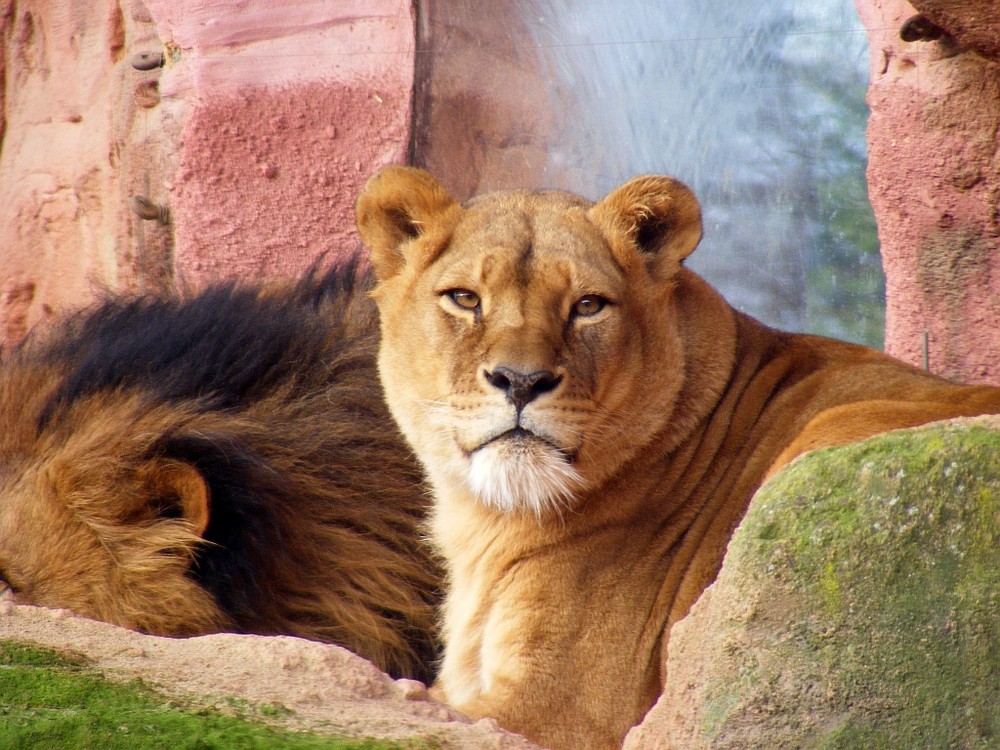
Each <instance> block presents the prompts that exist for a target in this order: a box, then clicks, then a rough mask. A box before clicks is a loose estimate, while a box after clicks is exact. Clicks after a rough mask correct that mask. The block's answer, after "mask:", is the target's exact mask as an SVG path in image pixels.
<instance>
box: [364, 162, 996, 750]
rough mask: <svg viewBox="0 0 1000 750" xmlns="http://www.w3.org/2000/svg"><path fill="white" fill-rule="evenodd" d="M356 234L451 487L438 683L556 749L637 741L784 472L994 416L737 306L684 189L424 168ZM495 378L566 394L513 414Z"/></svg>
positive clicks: (388, 351)
mask: <svg viewBox="0 0 1000 750" xmlns="http://www.w3.org/2000/svg"><path fill="white" fill-rule="evenodd" d="M357 218H358V227H359V229H360V231H361V234H362V237H363V239H364V241H365V243H366V245H367V246H368V247H369V249H370V250H371V259H372V264H373V266H374V268H375V271H376V275H377V277H378V285H377V286H376V288H375V290H374V292H373V294H374V297H375V299H376V302H377V304H378V307H379V313H380V318H381V328H382V343H381V349H380V352H379V374H380V376H381V379H382V383H383V385H384V387H385V392H386V398H387V402H388V405H389V407H390V409H391V411H392V414H393V416H394V417H395V419H396V420H397V421H398V423H399V425H400V427H401V428H402V430H403V433H404V435H405V436H406V438H407V440H409V442H410V444H411V445H412V446H413V448H414V450H415V452H416V453H417V455H418V457H419V458H420V460H421V462H422V464H423V466H424V468H425V470H426V472H427V476H428V478H429V480H430V483H431V484H432V486H433V489H434V508H433V511H432V522H431V534H432V540H433V542H434V544H435V545H436V547H437V548H438V550H439V551H440V552H441V555H442V557H443V559H444V561H445V565H446V566H447V576H448V579H447V580H448V589H447V594H446V599H445V602H444V606H443V621H442V635H443V638H444V642H445V654H444V659H443V661H442V665H441V672H440V676H439V681H438V686H439V689H440V690H441V693H442V694H443V695H444V696H445V698H446V699H447V700H448V701H450V702H452V703H453V704H454V705H456V706H457V707H458V708H459V709H461V710H462V711H463V712H464V713H466V714H468V715H470V716H472V717H480V716H492V717H494V718H496V719H497V720H498V721H499V722H500V724H501V725H503V726H505V727H508V728H510V729H514V730H516V731H519V732H521V733H523V734H526V735H528V736H529V737H530V738H532V739H533V740H535V741H536V742H538V743H539V744H541V745H543V746H545V747H548V748H551V749H552V750H611V749H612V748H615V749H617V748H619V747H620V746H621V743H622V740H623V738H624V736H625V734H626V732H627V731H628V730H629V728H630V727H631V726H633V725H634V724H636V723H637V722H638V721H640V720H641V719H642V717H643V716H644V715H645V713H646V712H647V711H648V709H649V708H650V706H651V705H652V704H653V702H654V701H655V700H656V698H657V696H658V695H659V693H660V690H661V686H662V684H663V680H664V679H669V677H670V676H669V675H664V670H663V667H664V662H665V656H666V651H667V648H668V646H669V633H670V629H671V626H672V625H673V624H674V623H675V622H676V621H677V620H678V619H680V618H681V617H683V616H684V615H685V614H686V613H687V612H688V610H689V609H690V607H691V606H692V604H693V603H694V602H695V600H696V599H697V598H698V596H699V595H700V594H701V593H702V591H704V590H705V588H706V587H707V586H708V585H709V584H710V583H711V582H712V580H713V578H714V577H715V575H716V573H717V571H718V569H719V566H720V565H721V562H722V558H723V555H724V553H725V550H726V546H727V544H728V541H729V538H730V535H731V534H732V532H733V529H734V528H735V527H736V525H737V524H738V523H739V522H740V519H741V518H742V516H743V514H744V512H745V510H746V507H747V504H748V503H749V502H750V498H751V496H752V495H753V493H754V491H755V490H756V489H757V487H759V486H760V484H761V482H762V481H764V479H765V477H766V476H767V475H768V473H769V472H773V471H776V470H778V469H779V468H780V467H781V466H783V465H784V464H785V463H787V462H788V461H790V460H792V459H793V458H794V457H795V456H797V455H798V454H800V453H802V452H803V451H805V450H809V449H812V448H819V447H823V446H828V445H837V444H841V443H845V442H849V441H852V440H859V439H862V438H864V437H867V436H869V435H872V434H875V433H877V432H881V431H884V430H887V429H891V428H893V427H904V426H912V425H917V424H921V423H924V422H928V421H931V420H933V419H940V418H944V417H948V416H958V415H971V414H979V413H986V412H996V411H1000V389H995V388H987V387H973V386H958V385H953V384H950V383H947V382H945V381H943V380H941V379H939V378H935V377H934V376H932V375H930V374H928V373H926V372H922V371H920V370H917V369H915V368H912V367H909V366H907V365H904V364H902V363H901V362H898V361H896V360H893V359H891V358H889V357H887V356H885V355H884V354H882V353H880V352H876V351H873V350H871V349H866V348H864V347H859V346H854V345H851V344H846V343H842V342H837V341H832V340H830V339H822V338H818V337H814V336H806V335H799V334H789V333H783V332H780V331H775V330H773V329H771V328H768V327H767V326H764V325H762V324H761V323H759V322H757V321H756V320H753V319H752V318H750V317H748V316H746V315H743V314H741V313H739V312H738V311H736V310H734V309H733V308H732V307H730V306H729V305H728V304H727V303H726V302H725V300H723V299H722V298H721V297H720V296H719V295H718V294H717V293H716V292H715V291H714V290H713V289H712V288H711V287H710V286H709V285H708V284H707V283H705V281H703V280H702V279H701V278H699V277H698V276H697V275H696V274H694V273H693V272H691V271H690V270H688V269H687V268H686V267H685V266H684V260H685V258H686V257H687V256H688V255H689V254H690V253H691V252H692V251H693V250H694V248H695V246H696V245H697V244H698V242H699V239H700V237H701V219H700V208H699V206H698V201H697V200H696V199H695V197H694V195H693V194H692V193H691V191H690V190H689V189H688V188H687V187H685V186H684V185H682V184H681V183H679V182H678V181H677V180H674V179H672V178H670V177H665V176H657V175H647V176H641V177H636V178H634V179H632V180H629V181H628V182H626V183H625V184H624V185H622V186H621V187H619V188H617V189H615V190H613V191H612V192H611V193H610V194H609V195H607V196H606V197H605V198H603V199H601V200H600V201H598V202H597V203H591V202H589V201H587V200H584V199H583V198H579V197H577V196H573V195H569V194H567V193H562V192H555V191H530V190H512V191H499V192H495V193H488V194H486V195H482V196H478V197H476V198H473V199H472V200H470V201H467V202H466V203H464V204H459V203H458V202H456V201H455V200H453V199H452V198H451V197H450V196H449V195H448V193H447V192H446V191H445V190H444V188H443V187H442V186H441V185H440V184H439V183H438V182H437V181H436V180H435V179H434V178H433V177H432V176H431V175H429V174H428V173H427V172H424V171H421V170H416V169H412V168H404V167H390V168H387V169H385V170H383V171H382V172H380V173H379V174H377V175H375V176H374V177H373V178H371V180H369V182H368V184H367V186H366V188H365V190H364V191H363V193H362V195H361V196H360V198H359V200H358V207H357ZM453 290H461V291H462V292H463V295H462V296H461V298H460V299H461V301H462V303H463V304H461V305H458V304H456V303H455V301H454V299H453V296H452V295H451V294H450V293H449V292H450V291H453ZM464 292H470V293H471V294H464ZM584 298H587V299H588V304H587V305H584V306H582V307H581V306H580V305H579V302H580V301H581V300H582V299H584ZM598 298H599V299H600V300H604V301H605V304H596V305H594V304H590V303H591V302H593V300H595V299H598ZM472 302H476V304H471V303H472ZM581 311H582V312H583V313H585V314H583V315H581V314H579V313H580V312H581ZM498 372H507V373H520V374H521V375H522V376H526V375H527V374H531V373H545V374H546V380H545V383H547V385H546V386H545V387H544V388H542V389H540V390H535V391H531V392H530V395H531V398H525V397H524V395H525V394H526V393H528V392H527V391H524V390H521V391H519V393H520V394H521V395H520V396H518V397H517V398H515V396H514V392H513V391H508V390H507V388H506V387H505V386H504V383H507V384H511V383H512V382H513V381H511V380H510V379H509V378H508V379H507V380H506V381H505V380H504V379H502V378H498V377H497V373H498ZM519 382H521V381H519ZM525 382H526V381H525ZM523 387H524V386H522V388H523ZM515 401H516V403H515Z"/></svg>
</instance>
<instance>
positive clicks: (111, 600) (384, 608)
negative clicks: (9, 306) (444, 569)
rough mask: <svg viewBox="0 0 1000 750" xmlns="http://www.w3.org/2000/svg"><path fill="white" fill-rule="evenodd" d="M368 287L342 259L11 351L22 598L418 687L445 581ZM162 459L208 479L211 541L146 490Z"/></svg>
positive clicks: (9, 466)
mask: <svg viewBox="0 0 1000 750" xmlns="http://www.w3.org/2000/svg"><path fill="white" fill-rule="evenodd" d="M368 290H369V281H368V278H367V276H366V275H364V274H363V273H361V272H360V271H359V269H358V267H357V265H356V264H354V263H350V264H347V265H343V266H341V267H337V268H334V269H332V270H330V271H328V272H325V273H321V272H318V271H314V272H311V273H309V274H307V275H306V276H305V277H304V278H303V279H302V280H301V281H299V282H298V283H296V284H294V285H285V286H281V285H274V286H267V287H253V286H245V285H240V284H236V283H225V284H219V285H216V286H213V287H211V288H209V289H207V290H205V291H203V292H201V293H198V294H196V295H194V296H192V297H191V298H189V299H177V298H150V297H140V298H134V299H122V298H114V299H108V300H106V301H104V302H102V303H101V304H99V305H98V306H96V307H95V308H93V309H90V310H86V311H83V312H81V313H79V314H77V315H75V316H73V317H71V318H69V319H68V320H66V321H65V322H64V323H62V324H61V325H60V326H59V327H58V328H57V329H55V330H53V331H51V332H49V333H48V335H44V336H35V337H33V338H32V339H30V340H29V341H28V342H26V343H25V344H23V345H22V346H20V347H18V348H17V349H15V350H14V351H13V352H11V353H10V354H9V355H8V356H6V357H5V358H4V360H3V362H2V363H0V419H2V420H3V422H4V424H5V434H4V435H3V436H2V437H0V578H6V579H9V580H10V581H11V585H12V586H13V587H14V588H15V589H16V590H17V592H18V593H17V594H16V598H17V599H18V600H23V601H26V602H33V603H39V604H45V605H49V606H64V607H68V608H71V609H75V610H77V611H79V612H81V613H82V614H85V615H89V616H93V617H98V618H100V619H105V620H109V621H112V622H117V623H118V624H122V625H125V626H128V627H135V628H138V629H142V630H146V631H148V632H153V633H159V634H164V635H190V634H195V633H202V632H212V631H216V630H232V631H237V632H246V633H259V634H288V635H295V636H302V637H305V638H311V639H316V640H321V641H328V642H333V643H338V644H341V645H344V646H347V647H348V648H350V649H352V650H354V651H356V652H357V653H360V654H361V655H363V656H365V657H367V658H370V659H372V660H373V661H375V662H376V663H377V664H378V665H379V666H381V667H382V668H384V669H387V670H388V671H390V672H391V673H392V674H394V675H396V676H400V675H406V676H411V677H417V678H421V679H424V680H428V679H429V678H430V677H431V676H432V673H431V668H432V665H433V662H434V659H435V655H436V646H435V637H434V619H435V615H434V605H435V604H436V602H437V598H438V586H439V573H438V569H437V566H436V564H435V562H434V561H433V560H432V558H431V557H430V556H429V555H428V553H427V552H426V550H425V549H424V547H423V545H422V540H421V538H420V537H421V531H420V529H421V524H422V521H423V513H424V510H425V507H426V505H427V499H426V497H425V492H424V488H423V485H422V483H421V475H420V472H419V469H418V467H417V465H416V463H415V461H414V459H413V458H412V457H411V455H410V452H409V450H408V449H407V448H406V447H405V446H404V445H403V443H402V441H401V438H400V437H399V435H398V434H397V430H396V427H395V425H394V424H393V423H392V421H391V419H390V417H389V415H388V412H387V411H386V408H385V406H384V405H383V402H382V394H381V389H380V387H379V385H378V380H377V373H376V369H375V353H376V347H377V333H376V331H377V326H376V321H375V314H374V306H373V305H372V303H371V302H370V301H369V299H368ZM151 464H156V465H160V466H162V465H165V464H169V465H171V466H176V465H181V466H185V467H193V468H194V469H195V470H196V471H197V475H198V476H200V478H201V480H202V481H203V483H204V485H205V487H206V488H207V491H208V492H207V494H208V505H209V514H208V523H207V526H206V527H205V528H204V531H203V533H202V534H201V536H200V537H199V536H196V535H195V534H193V533H192V526H191V524H190V523H188V522H187V521H186V520H185V518H184V511H183V505H182V503H180V502H179V498H178V497H176V496H175V494H176V493H174V494H172V493H171V492H165V491H161V492H150V491H149V490H148V487H147V486H146V485H144V484H143V479H142V474H141V472H142V467H143V466H147V465H151ZM146 484H147V485H148V482H147V483H146ZM40 515H41V516H42V517H43V518H44V519H45V520H43V521H39V520H38V518H37V517H38V516H40ZM29 517H31V518H33V519H34V521H33V522H32V524H31V527H30V530H29V531H25V529H27V528H29V523H28V520H27V519H28V518H29ZM38 526H43V527H38ZM44 526H48V528H46V527H44ZM57 527H58V528H57ZM59 529H62V530H61V531H60V530H59ZM16 530H20V531H19V532H18V533H15V531H16ZM54 534H59V536H60V538H61V544H59V545H53V550H52V552H51V554H45V553H44V551H43V550H44V547H45V545H46V544H47V543H48V541H47V540H48V539H49V538H50V537H52V536H53V535H54ZM14 537H17V538H14ZM57 556H58V558H60V559H57ZM68 568H73V569H72V570H70V569H68ZM15 579H17V580H15ZM71 581H76V582H79V581H84V582H87V584H88V586H89V588H87V587H83V586H82V585H80V584H78V583H71ZM15 584H16V585H15ZM84 588H86V589H87V590H86V591H85V590H84ZM202 599H204V600H205V601H201V600H202Z"/></svg>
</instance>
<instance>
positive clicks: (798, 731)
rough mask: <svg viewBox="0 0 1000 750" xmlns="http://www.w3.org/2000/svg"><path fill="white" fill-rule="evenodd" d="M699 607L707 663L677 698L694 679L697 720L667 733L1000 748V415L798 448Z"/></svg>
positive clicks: (870, 746)
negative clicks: (804, 451) (803, 451)
mask: <svg viewBox="0 0 1000 750" xmlns="http://www.w3.org/2000/svg"><path fill="white" fill-rule="evenodd" d="M994 424H995V423H994ZM689 620H691V622H687V623H682V627H679V628H678V629H677V631H676V632H677V638H676V643H677V652H679V653H680V654H682V655H681V656H680V658H681V659H684V658H688V659H690V658H696V659H699V660H701V662H702V663H701V664H699V665H697V668H696V669H694V672H691V674H695V673H696V674H697V675H698V677H697V679H690V680H689V684H688V686H687V687H686V688H685V689H686V691H687V692H686V694H685V695H679V696H675V698H676V699H677V700H681V699H683V700H684V701H687V702H689V703H690V702H691V699H692V691H694V692H696V693H697V696H696V701H695V704H697V705H696V710H692V711H691V712H690V720H691V721H692V722H694V723H696V726H689V727H687V728H686V729H685V730H684V731H681V732H675V735H674V736H685V737H686V740H685V742H684V743H683V744H678V743H677V742H676V741H675V742H674V743H673V744H670V743H668V745H667V746H668V747H676V748H678V750H679V749H680V748H682V747H683V748H684V750H689V748H695V747H706V748H720V749H721V748H734V749H735V748H739V750H752V749H753V748H760V749H761V750H764V749H765V748H766V749H768V750H772V749H773V748H783V749H784V748H809V749H810V750H812V749H816V750H819V749H822V750H834V749H837V750H841V749H844V750H846V749H848V748H850V749H852V750H853V749H854V748H858V749H859V750H860V749H862V748H864V749H865V750H876V749H879V748H885V749H887V750H889V749H891V750H903V749H909V748H921V749H922V750H934V749H937V748H941V749H942V750H944V749H945V748H962V749H972V748H982V749H983V750H986V749H987V748H1000V432H998V431H997V430H995V429H989V428H987V427H984V426H978V425H977V424H976V423H942V424H938V425H932V426H930V427H926V428H922V429H919V430H910V431H901V432H896V433H890V434H887V435H883V436H880V437H878V438H874V439H872V440H868V441H865V442H863V443H858V444H854V445H850V446H846V447H842V448H836V449H828V450H823V451H818V452H816V453H814V454H811V455H808V456H806V457H804V458H802V459H800V460H799V461H797V462H795V463H794V464H793V465H792V466H790V467H788V468H787V469H786V470H785V471H783V472H781V473H780V474H779V475H777V476H776V477H775V478H774V479H773V480H772V481H771V482H770V483H769V484H768V485H766V486H765V487H764V488H763V489H762V490H761V491H760V492H759V493H758V494H757V496H756V498H755V499H754V501H753V503H752V504H751V508H750V510H749V512H748V514H747V516H746V518H745V520H744V522H743V524H742V525H741V526H740V528H739V529H738V531H737V533H736V535H735V536H734V538H733V540H732V543H731V545H730V548H729V553H728V555H727V558H726V561H725V564H724V567H723V570H722V572H721V573H720V576H719V579H718V580H717V582H716V583H715V585H714V586H713V588H712V589H710V592H709V596H708V597H707V598H706V601H705V602H704V604H699V605H698V606H697V607H696V608H695V610H694V611H693V612H692V614H691V616H690V617H689ZM699 639H700V641H699ZM699 643H700V646H699ZM699 648H701V653H700V654H699V653H698V649H699ZM692 654H696V656H694V657H692ZM674 656H675V647H674V642H673V641H672V643H671V664H673V662H674ZM687 666H690V665H687ZM671 669H672V667H668V673H669V674H671V677H673V678H678V677H680V674H678V672H683V669H684V667H678V670H674V671H671ZM689 672H690V670H689ZM694 683H697V684H696V685H695V686H694V687H692V685H693V684H694ZM675 705H676V704H675Z"/></svg>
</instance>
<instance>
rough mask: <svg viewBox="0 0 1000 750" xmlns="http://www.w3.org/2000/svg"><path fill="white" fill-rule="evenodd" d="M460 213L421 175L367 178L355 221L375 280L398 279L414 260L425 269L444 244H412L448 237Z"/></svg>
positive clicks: (408, 171)
mask: <svg viewBox="0 0 1000 750" xmlns="http://www.w3.org/2000/svg"><path fill="white" fill-rule="evenodd" d="M458 212H459V207H458V203H456V202H455V199H454V198H452V197H451V196H450V195H449V194H448V191H447V190H445V189H444V188H443V187H441V185H440V183H438V181H437V180H435V179H434V177H432V176H431V175H430V173H429V172H425V171H424V170H422V169H416V168H415V167H399V166H393V167H386V168H385V169H383V170H381V171H380V172H378V173H377V174H375V175H374V176H373V177H371V178H370V179H369V180H368V182H367V183H365V186H364V188H363V189H362V191H361V195H360V196H358V203H357V208H356V219H357V224H358V231H359V232H360V233H361V239H362V240H363V241H364V243H365V245H366V246H367V247H368V250H369V252H370V253H371V261H372V266H373V267H374V268H375V274H376V276H378V278H379V280H380V281H385V280H386V279H388V278H389V277H391V276H394V275H395V274H397V273H399V272H400V271H401V270H402V269H403V266H404V265H406V263H408V262H410V261H411V260H414V259H415V258H413V257H412V256H413V255H414V254H418V253H419V254H422V255H421V258H420V259H421V260H422V261H423V262H424V263H428V262H430V261H431V260H433V257H434V256H436V254H437V253H438V252H440V251H441V250H442V249H443V245H444V242H445V241H446V238H445V237H441V238H440V240H441V241H440V242H436V243H435V242H433V241H429V242H426V243H424V242H421V243H417V242H415V240H418V239H428V240H431V239H432V238H433V236H434V235H435V234H436V233H440V232H441V231H442V230H444V231H450V228H451V227H452V226H453V225H454V221H455V219H456V218H457V215H458Z"/></svg>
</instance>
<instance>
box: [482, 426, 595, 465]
mask: <svg viewBox="0 0 1000 750" xmlns="http://www.w3.org/2000/svg"><path fill="white" fill-rule="evenodd" d="M501 440H510V441H511V442H513V443H514V444H515V445H518V444H525V443H528V442H531V441H537V442H539V443H544V444H545V445H546V446H548V447H549V448H551V449H552V450H554V451H556V452H557V453H558V454H559V455H560V456H561V457H562V458H563V460H564V461H566V463H568V464H572V463H574V462H575V461H576V452H575V451H568V450H566V449H565V448H562V447H560V446H558V445H556V444H555V443H554V442H553V441H552V440H550V439H548V438H545V437H542V436H541V435H539V434H538V433H535V432H532V431H531V430H527V429H525V428H524V427H521V426H517V427H512V428H511V429H509V430H507V431H506V432H501V433H500V434H499V435H494V436H493V437H491V438H489V439H488V440H486V441H485V442H484V443H482V444H481V445H479V446H478V447H477V448H475V449H474V450H473V451H472V453H475V452H476V451H479V450H482V449H483V448H485V447H486V446H488V445H493V444H494V443H497V442H499V441H501ZM470 455H471V453H470Z"/></svg>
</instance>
